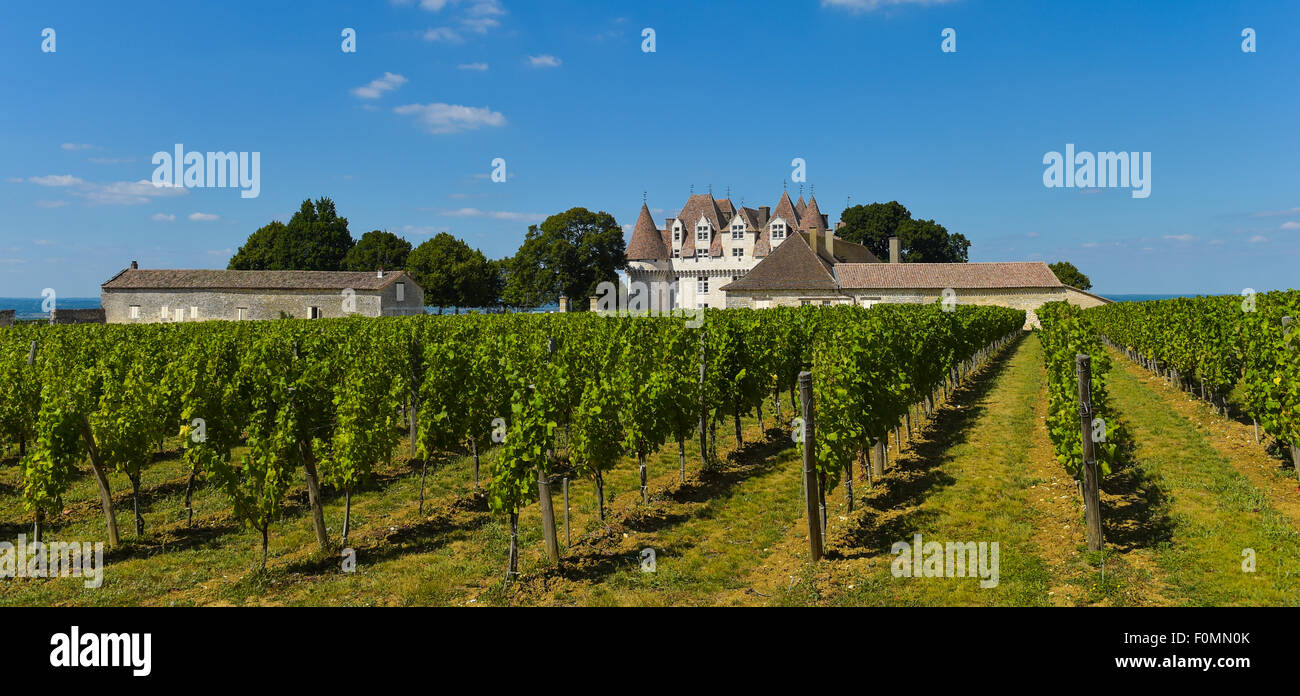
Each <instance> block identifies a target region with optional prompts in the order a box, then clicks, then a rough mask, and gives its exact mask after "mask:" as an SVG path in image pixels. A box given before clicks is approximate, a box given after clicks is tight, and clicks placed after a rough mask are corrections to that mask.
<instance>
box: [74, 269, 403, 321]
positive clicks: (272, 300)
mask: <svg viewBox="0 0 1300 696" xmlns="http://www.w3.org/2000/svg"><path fill="white" fill-rule="evenodd" d="M100 306H101V307H103V310H104V319H105V321H107V322H108V323H110V324H135V323H142V324H143V323H154V322H179V321H205V320H210V319H225V320H231V321H238V320H245V319H249V320H253V319H280V318H282V317H294V318H298V319H319V318H330V317H343V316H350V315H354V314H356V315H361V316H367V317H380V316H385V317H387V316H406V315H418V314H423V313H424V289H423V288H421V287H420V286H419V285H418V284H417V283H416V282H415V281H413V280H411V277H410V276H408V275H407V274H406V273H405V272H403V271H392V272H387V273H386V272H384V271H382V270H380V271H376V272H368V271H219V270H164V269H142V268H139V267H138V265H137V264H136V263H135V262H134V261H132V262H131V266H130V267H129V268H126V269H123V270H122V272H120V273H118V274H117V275H115V276H113V277H112V278H111V279H109V280H108V282H106V283H104V284H103V285H102V286H100Z"/></svg>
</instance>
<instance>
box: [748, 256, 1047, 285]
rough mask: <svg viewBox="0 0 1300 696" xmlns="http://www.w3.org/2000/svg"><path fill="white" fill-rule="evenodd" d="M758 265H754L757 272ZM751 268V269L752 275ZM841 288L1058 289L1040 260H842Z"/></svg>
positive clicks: (840, 265) (840, 271) (838, 271)
mask: <svg viewBox="0 0 1300 696" xmlns="http://www.w3.org/2000/svg"><path fill="white" fill-rule="evenodd" d="M757 270H758V267H757V266H756V267H755V268H754V271H757ZM754 271H750V273H751V274H752V273H753V272H754ZM835 273H836V275H837V276H838V277H839V281H840V286H841V287H844V288H854V289H858V288H863V289H866V288H907V289H921V288H952V289H954V290H957V289H962V288H966V289H977V288H1059V287H1062V285H1061V281H1059V280H1057V278H1056V275H1054V274H1053V273H1052V270H1051V269H1050V268H1048V267H1047V264H1045V263H1043V262H1042V261H1030V262H1000V263H841V264H837V265H836V266H835Z"/></svg>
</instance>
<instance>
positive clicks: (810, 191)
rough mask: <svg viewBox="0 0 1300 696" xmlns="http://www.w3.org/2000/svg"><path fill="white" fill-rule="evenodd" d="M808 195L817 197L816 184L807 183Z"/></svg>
mask: <svg viewBox="0 0 1300 696" xmlns="http://www.w3.org/2000/svg"><path fill="white" fill-rule="evenodd" d="M808 195H809V196H810V197H812V198H816V197H817V187H816V186H813V185H812V184H808Z"/></svg>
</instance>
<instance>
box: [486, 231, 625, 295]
mask: <svg viewBox="0 0 1300 696" xmlns="http://www.w3.org/2000/svg"><path fill="white" fill-rule="evenodd" d="M626 266H627V254H626V247H625V245H624V242H623V229H622V228H621V227H619V226H618V222H617V221H616V220H614V216H612V215H610V214H609V213H605V212H598V213H593V212H591V211H590V210H587V209H586V208H570V209H569V210H566V211H565V212H563V213H557V214H555V215H552V216H550V217H548V218H546V220H545V221H544V222H543V223H542V224H541V225H540V226H539V225H531V226H529V228H528V234H527V236H525V237H524V243H523V244H522V245H521V246H520V247H519V251H518V253H516V254H515V256H514V258H513V259H512V260H511V262H510V268H509V271H508V278H507V279H506V283H505V290H504V293H503V297H504V299H505V302H506V304H509V305H511V306H515V307H537V306H539V305H543V304H548V303H551V302H558V301H559V297H560V295H565V296H567V297H569V298H570V303H569V306H570V307H574V308H578V309H582V308H585V307H586V306H587V303H586V302H585V301H583V298H587V297H590V296H591V295H594V294H595V293H596V286H597V285H598V284H600V283H601V282H603V281H610V282H613V281H615V280H616V279H617V278H618V273H617V271H618V270H620V269H622V268H625V267H626Z"/></svg>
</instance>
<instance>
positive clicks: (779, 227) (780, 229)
mask: <svg viewBox="0 0 1300 696" xmlns="http://www.w3.org/2000/svg"><path fill="white" fill-rule="evenodd" d="M772 239H785V223H784V222H774V223H772Z"/></svg>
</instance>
